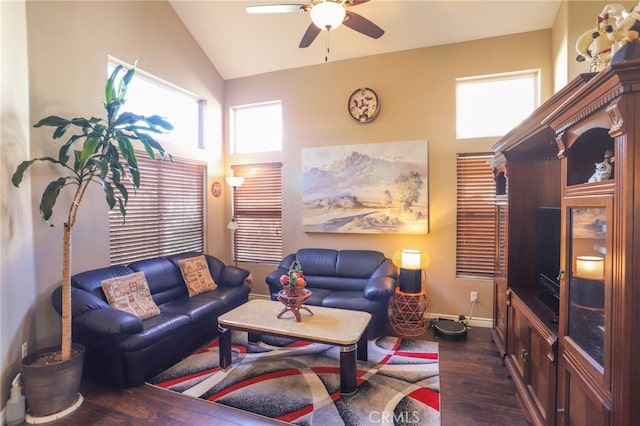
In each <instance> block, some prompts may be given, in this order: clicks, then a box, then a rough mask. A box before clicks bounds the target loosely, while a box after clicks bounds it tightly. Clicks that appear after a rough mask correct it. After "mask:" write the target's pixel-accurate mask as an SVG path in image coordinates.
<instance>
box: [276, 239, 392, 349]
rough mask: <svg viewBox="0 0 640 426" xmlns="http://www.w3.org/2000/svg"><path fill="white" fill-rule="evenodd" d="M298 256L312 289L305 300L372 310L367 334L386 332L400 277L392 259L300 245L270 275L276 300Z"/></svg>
mask: <svg viewBox="0 0 640 426" xmlns="http://www.w3.org/2000/svg"><path fill="white" fill-rule="evenodd" d="M294 260H297V261H299V262H300V264H301V265H302V270H303V271H304V276H305V279H306V281H307V288H308V289H309V290H311V292H312V295H311V297H310V298H309V300H307V301H306V302H305V304H307V305H316V306H325V307H329V308H343V309H352V310H356V311H365V312H369V313H370V314H371V317H372V318H371V322H370V323H369V328H368V330H367V337H368V338H369V339H373V338H376V337H378V336H380V335H382V334H383V333H384V331H385V328H386V324H387V308H388V305H389V299H390V298H391V296H392V295H393V293H394V292H395V288H396V282H397V278H398V271H397V268H396V267H395V266H394V265H393V263H391V259H389V258H386V257H385V255H384V254H383V253H380V252H378V251H373V250H331V249H318V248H306V249H300V250H298V251H297V252H296V253H292V254H289V255H288V256H287V257H285V258H284V259H283V260H282V262H280V265H279V266H278V269H276V270H275V271H273V272H271V273H270V274H269V275H268V276H267V277H266V281H267V285H268V286H269V292H270V294H271V299H272V300H277V299H278V292H279V291H280V290H282V285H281V284H280V277H281V276H282V275H283V274H286V273H287V271H288V270H289V267H290V266H291V264H292V263H293V261H294ZM312 310H313V309H312Z"/></svg>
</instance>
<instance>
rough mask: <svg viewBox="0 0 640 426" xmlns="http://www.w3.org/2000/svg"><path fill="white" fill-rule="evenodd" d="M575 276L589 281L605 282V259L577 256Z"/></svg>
mask: <svg viewBox="0 0 640 426" xmlns="http://www.w3.org/2000/svg"><path fill="white" fill-rule="evenodd" d="M573 276H574V277H577V278H583V279H587V280H603V279H604V258H603V257H600V256H576V264H575V269H574V271H573Z"/></svg>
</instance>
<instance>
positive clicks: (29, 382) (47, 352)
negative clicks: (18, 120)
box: [12, 65, 173, 417]
mask: <svg viewBox="0 0 640 426" xmlns="http://www.w3.org/2000/svg"><path fill="white" fill-rule="evenodd" d="M134 73H135V67H133V68H130V69H125V68H123V67H122V66H121V65H120V66H117V67H116V68H115V69H114V70H113V72H112V73H111V75H110V76H109V78H108V80H107V83H106V86H105V100H104V108H105V110H106V119H104V118H96V117H91V118H73V119H66V118H61V117H58V116H49V117H46V118H43V119H42V120H40V121H39V122H38V123H37V124H35V126H34V127H43V126H48V127H53V128H54V130H53V141H54V142H55V141H58V140H60V139H61V138H63V137H64V138H65V139H66V141H65V142H64V143H63V144H62V145H61V146H60V149H59V152H58V157H57V158H54V157H40V158H34V159H31V160H28V161H23V162H22V163H21V164H20V165H19V166H18V167H17V169H16V171H15V172H14V174H13V176H12V183H13V185H14V186H16V187H18V186H19V185H20V183H21V182H22V179H23V176H24V173H25V172H26V171H27V169H28V168H29V167H30V166H31V165H33V164H34V163H36V162H45V163H50V164H52V165H53V166H54V167H55V168H57V169H59V170H60V175H59V176H58V177H57V178H56V179H54V180H53V181H51V182H50V183H49V184H48V185H47V187H46V188H45V189H44V192H43V193H42V198H41V201H40V215H41V216H42V219H43V220H45V221H46V222H47V223H49V219H50V218H51V215H52V213H53V208H54V206H55V204H56V201H58V195H59V194H60V192H61V191H62V190H63V189H65V188H67V187H69V188H71V189H72V190H73V191H74V192H73V198H72V199H71V202H70V203H69V205H68V214H67V218H66V222H65V223H64V229H63V248H62V250H63V253H62V315H61V316H62V344H61V346H58V347H52V348H46V349H43V350H41V351H38V352H36V353H32V354H30V355H27V356H26V357H25V358H24V359H23V360H22V380H23V383H24V390H25V396H26V399H27V404H28V405H29V413H30V415H32V416H37V417H42V416H50V415H52V414H53V413H60V412H61V411H64V410H65V409H67V408H68V407H69V406H72V405H79V404H78V403H77V402H76V401H77V399H79V398H80V399H81V397H79V394H78V390H79V388H80V378H81V375H82V360H83V356H84V348H83V347H82V346H81V345H75V344H74V345H72V339H71V235H72V230H73V226H74V224H75V223H76V217H77V214H78V208H79V207H80V204H81V202H82V199H83V197H84V195H85V192H86V190H87V188H88V187H89V185H90V184H91V183H97V184H99V185H101V186H102V189H103V191H104V195H105V198H106V201H107V204H108V205H109V208H110V209H112V208H114V207H115V206H116V204H117V205H118V208H119V210H120V213H121V214H122V216H123V220H124V217H125V216H126V208H127V201H128V199H129V192H128V190H127V186H126V185H125V182H127V181H128V182H130V183H131V184H132V185H133V187H134V188H138V187H139V186H140V170H139V169H138V165H137V161H136V155H135V151H134V145H133V143H134V142H138V143H140V144H141V145H142V146H143V147H144V150H145V151H146V153H147V155H149V157H151V158H153V159H155V158H156V156H157V155H159V156H160V157H163V158H168V159H169V160H172V158H171V155H170V154H168V153H167V152H166V151H165V150H164V149H163V147H162V146H161V145H160V144H159V143H158V142H157V141H156V139H155V138H154V137H153V135H154V134H160V133H165V132H167V131H169V130H171V129H173V126H172V125H171V124H170V123H169V122H167V121H166V120H165V119H163V118H161V117H159V116H157V115H153V116H141V115H136V114H133V113H131V112H126V111H125V110H124V109H123V106H124V104H125V100H126V99H125V96H126V94H127V88H128V85H129V83H130V82H131V79H132V78H133V76H134ZM49 224H50V223H49ZM50 225H51V224H50ZM52 226H53V225H52ZM72 349H73V350H72ZM56 374H59V375H61V376H62V377H56V376H55V375H56ZM43 380H45V381H43ZM65 382H69V388H68V389H67V390H63V384H64V383H65ZM65 393H66V394H65Z"/></svg>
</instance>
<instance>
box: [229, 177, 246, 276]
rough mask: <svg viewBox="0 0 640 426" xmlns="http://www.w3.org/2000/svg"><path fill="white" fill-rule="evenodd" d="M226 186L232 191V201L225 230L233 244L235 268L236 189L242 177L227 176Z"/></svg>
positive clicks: (242, 181) (236, 249) (241, 181)
mask: <svg viewBox="0 0 640 426" xmlns="http://www.w3.org/2000/svg"><path fill="white" fill-rule="evenodd" d="M226 181H227V184H229V186H230V187H231V188H232V189H233V193H232V199H231V220H230V221H229V223H228V224H227V229H228V230H230V231H231V234H232V242H233V260H234V261H235V264H236V266H238V248H237V244H236V230H237V229H238V228H239V225H238V221H237V220H236V209H235V205H236V191H237V190H238V187H239V186H240V185H242V184H243V183H244V178H243V177H242V176H227V178H226Z"/></svg>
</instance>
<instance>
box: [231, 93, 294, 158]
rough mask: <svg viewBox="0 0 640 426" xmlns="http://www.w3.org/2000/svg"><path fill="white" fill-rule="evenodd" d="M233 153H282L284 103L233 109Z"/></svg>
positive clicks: (277, 102) (268, 103) (267, 103)
mask: <svg viewBox="0 0 640 426" xmlns="http://www.w3.org/2000/svg"><path fill="white" fill-rule="evenodd" d="M230 115H231V153H232V154H248V153H253V152H269V151H280V150H281V149H282V102H281V101H276V102H266V103H262V104H253V105H243V106H237V107H233V108H231V114H230Z"/></svg>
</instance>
